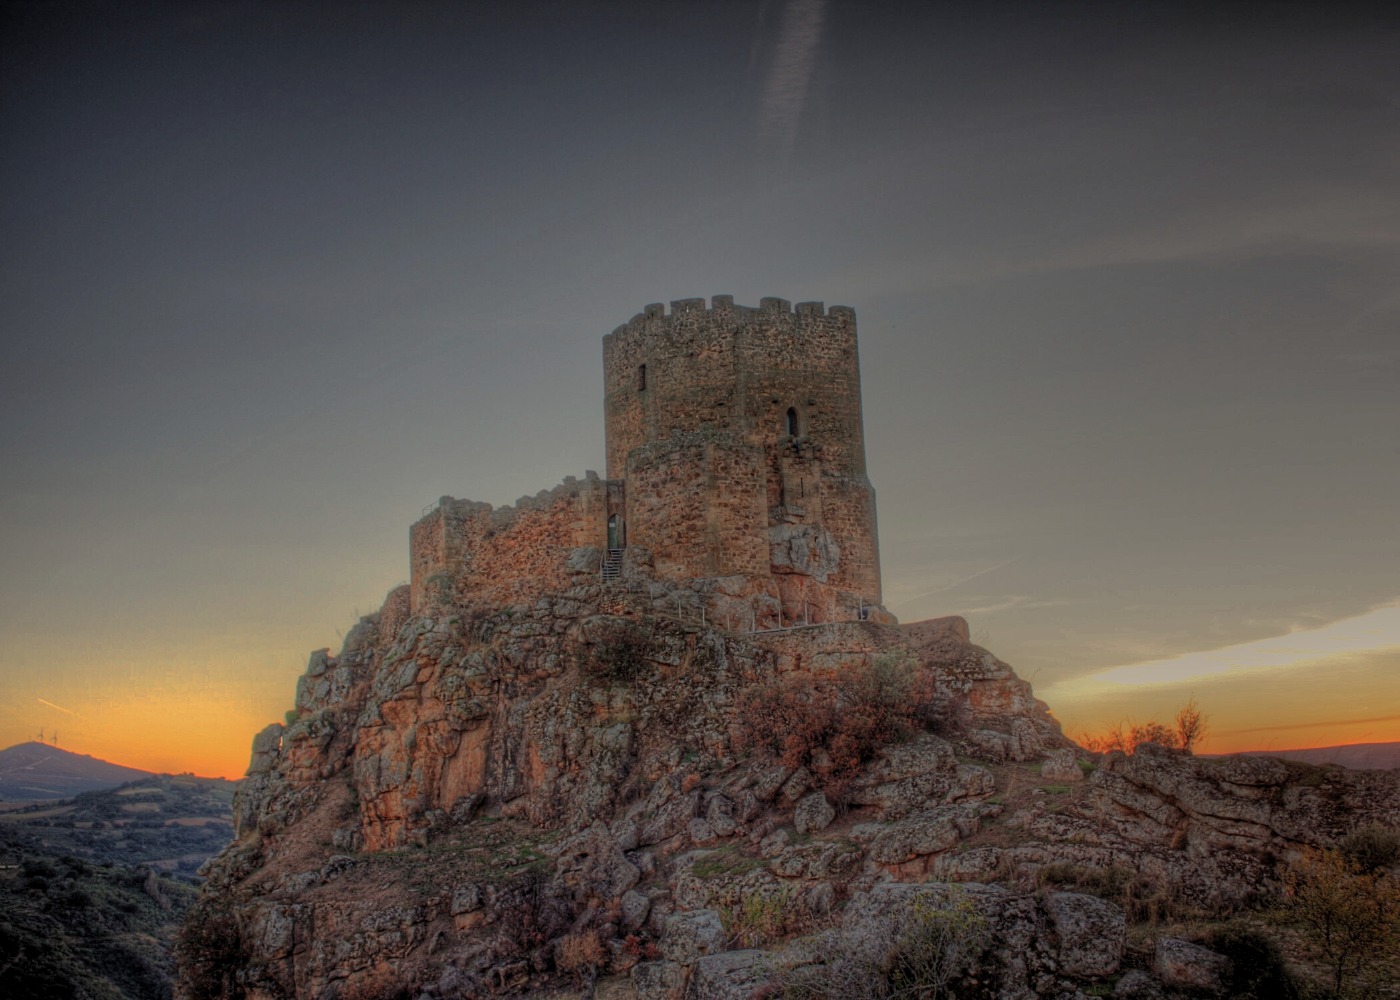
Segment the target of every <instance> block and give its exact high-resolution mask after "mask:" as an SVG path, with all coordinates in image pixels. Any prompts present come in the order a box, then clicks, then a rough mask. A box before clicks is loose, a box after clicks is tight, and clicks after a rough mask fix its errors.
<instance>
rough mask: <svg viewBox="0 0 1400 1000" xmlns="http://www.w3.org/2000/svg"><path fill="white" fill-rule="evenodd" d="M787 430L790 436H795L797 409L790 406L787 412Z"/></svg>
mask: <svg viewBox="0 0 1400 1000" xmlns="http://www.w3.org/2000/svg"><path fill="white" fill-rule="evenodd" d="M787 432H788V435H789V436H790V437H797V410H795V409H794V408H793V407H791V406H789V407H788V412H787Z"/></svg>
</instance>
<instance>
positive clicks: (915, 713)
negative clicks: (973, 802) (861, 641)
mask: <svg viewBox="0 0 1400 1000" xmlns="http://www.w3.org/2000/svg"><path fill="white" fill-rule="evenodd" d="M937 707H938V704H937V699H936V698H935V696H934V693H933V688H932V683H931V678H930V676H929V675H928V674H927V673H924V672H920V671H918V670H917V669H916V668H915V666H914V665H913V664H912V663H911V662H910V661H909V660H907V659H902V658H897V657H891V656H880V657H876V658H875V659H874V660H873V661H872V662H871V663H869V664H868V665H866V666H863V667H859V668H857V669H854V670H850V671H847V672H845V673H842V674H840V675H838V676H837V677H835V678H833V679H831V680H824V681H817V680H816V679H814V678H813V677H812V676H811V675H808V674H793V675H789V676H787V677H784V678H781V679H779V680H776V681H773V682H770V683H768V684H764V685H761V686H759V687H755V688H751V689H750V690H749V691H747V692H745V694H744V695H742V696H741V697H740V699H739V704H738V714H737V719H738V728H739V732H738V734H737V736H738V740H737V743H738V745H739V747H740V749H753V750H755V751H756V752H758V753H759V754H761V755H763V756H765V757H768V758H770V759H772V760H776V761H781V762H782V764H783V765H784V766H785V767H788V768H791V769H794V770H795V769H796V768H799V767H805V768H807V769H808V770H809V771H810V772H811V773H812V774H813V775H814V776H815V778H816V780H817V783H818V785H819V786H820V787H821V788H822V790H823V791H824V792H825V793H826V794H827V795H828V796H829V797H831V798H833V799H837V800H840V799H841V798H843V796H844V794H845V792H846V790H847V788H848V787H849V785H850V782H851V780H852V779H853V778H854V777H855V776H856V775H857V774H858V773H859V772H860V769H861V767H862V766H864V764H865V763H866V762H867V761H869V760H871V759H872V758H873V757H874V756H875V754H876V752H877V751H878V750H879V749H880V748H881V747H883V746H886V745H888V744H890V743H894V742H898V741H899V740H902V739H904V738H906V737H908V736H909V735H910V734H911V733H913V732H916V731H918V730H920V729H922V728H924V726H925V725H926V722H927V720H928V719H929V718H931V717H932V716H933V715H935V714H936V712H937Z"/></svg>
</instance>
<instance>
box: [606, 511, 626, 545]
mask: <svg viewBox="0 0 1400 1000" xmlns="http://www.w3.org/2000/svg"><path fill="white" fill-rule="evenodd" d="M626 545H627V530H626V528H625V527H624V526H623V523H622V518H620V517H618V516H617V515H616V514H613V515H612V516H611V517H609V518H608V548H610V549H620V548H623V547H625V546H626Z"/></svg>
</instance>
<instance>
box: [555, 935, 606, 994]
mask: <svg viewBox="0 0 1400 1000" xmlns="http://www.w3.org/2000/svg"><path fill="white" fill-rule="evenodd" d="M607 958H608V952H607V949H606V948H604V947H603V942H602V941H601V940H599V938H598V932H597V931H581V932H579V933H577V934H565V935H564V936H563V937H562V938H560V939H559V942H558V944H557V946H556V948H555V958H554V964H555V967H556V968H558V969H559V971H560V972H564V973H567V974H569V975H571V976H573V977H574V978H575V979H576V980H578V981H579V982H587V981H591V980H592V979H593V978H594V977H595V976H596V975H597V974H598V968H599V967H600V966H601V965H602V964H603V963H604V962H606V961H607Z"/></svg>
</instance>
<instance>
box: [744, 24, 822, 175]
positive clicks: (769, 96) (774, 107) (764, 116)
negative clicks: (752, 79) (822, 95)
mask: <svg viewBox="0 0 1400 1000" xmlns="http://www.w3.org/2000/svg"><path fill="white" fill-rule="evenodd" d="M825 7H826V3H825V0H790V2H789V3H788V5H787V7H786V9H785V10H784V11H783V24H782V28H781V29H780V33H779V36H778V51H777V53H776V54H775V55H774V57H773V68H772V69H771V70H770V71H769V73H768V82H767V84H766V85H765V86H764V90H763V100H762V103H761V104H760V105H759V111H758V131H759V141H760V145H761V146H763V147H767V148H768V149H770V150H771V151H772V152H773V153H774V154H776V159H777V160H778V162H779V163H780V164H781V165H786V164H787V163H788V162H789V161H790V160H791V159H792V151H793V148H794V147H795V146H796V144H797V128H798V126H799V125H800V124H801V121H802V109H803V107H804V106H805V105H806V103H807V91H808V89H809V87H810V85H811V82H812V71H813V70H814V69H815V68H816V65H817V54H818V51H819V50H820V48H821V34H822V21H823V19H824V18H825V14H826V11H825Z"/></svg>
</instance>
